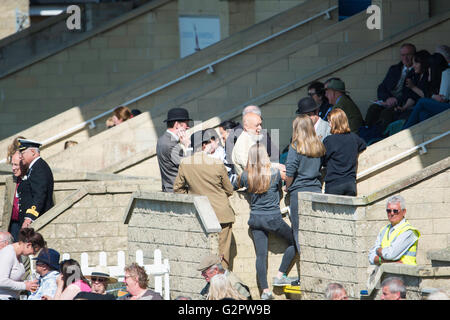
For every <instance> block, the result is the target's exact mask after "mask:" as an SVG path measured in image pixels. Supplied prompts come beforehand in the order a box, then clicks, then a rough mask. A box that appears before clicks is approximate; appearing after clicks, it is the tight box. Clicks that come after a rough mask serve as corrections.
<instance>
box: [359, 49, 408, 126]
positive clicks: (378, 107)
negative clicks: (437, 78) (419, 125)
mask: <svg viewBox="0 0 450 320" xmlns="http://www.w3.org/2000/svg"><path fill="white" fill-rule="evenodd" d="M415 53H416V47H415V46H414V45H413V44H411V43H405V44H403V45H402V46H401V47H400V57H401V61H400V62H399V63H398V64H395V65H393V66H391V67H390V68H389V70H388V72H387V74H386V76H385V78H384V80H383V82H381V83H380V85H379V86H378V90H377V96H378V103H374V104H372V105H371V106H370V107H369V109H368V110H367V114H366V125H367V126H369V127H372V126H374V125H376V124H378V125H380V127H381V129H382V130H383V131H384V129H385V128H386V126H387V125H388V124H389V123H390V122H392V120H393V116H394V108H395V107H397V106H402V105H403V103H404V102H405V101H404V100H405V99H404V97H403V96H404V95H405V91H406V90H407V88H406V87H405V83H406V81H405V80H406V79H407V78H409V77H411V76H412V75H413V74H414V68H413V57H414V54H415Z"/></svg>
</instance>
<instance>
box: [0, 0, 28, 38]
mask: <svg viewBox="0 0 450 320" xmlns="http://www.w3.org/2000/svg"><path fill="white" fill-rule="evenodd" d="M16 10H19V11H20V12H21V13H22V14H24V15H25V17H26V18H27V19H26V22H27V23H25V24H24V27H25V28H26V27H28V26H29V25H30V20H29V18H28V15H29V12H28V11H29V1H28V0H3V1H2V2H1V3H0V39H3V38H5V37H7V36H9V35H11V34H14V33H16V32H17V29H16Z"/></svg>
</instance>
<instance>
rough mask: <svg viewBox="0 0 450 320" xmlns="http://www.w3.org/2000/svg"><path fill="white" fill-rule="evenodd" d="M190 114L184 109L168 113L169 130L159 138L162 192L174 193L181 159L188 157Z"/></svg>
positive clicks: (157, 151) (158, 155)
mask: <svg viewBox="0 0 450 320" xmlns="http://www.w3.org/2000/svg"><path fill="white" fill-rule="evenodd" d="M189 121H192V119H190V118H189V112H188V111H187V110H186V109H184V108H173V109H170V110H169V112H168V113H167V119H166V120H164V122H166V123H167V130H166V132H164V134H163V135H162V136H161V137H159V138H158V142H157V143H156V156H157V158H158V164H159V171H160V173H161V182H162V191H163V192H173V182H174V180H175V177H176V176H177V173H178V166H179V165H180V160H181V158H183V157H185V156H186V149H187V148H188V147H189V145H190V139H189V137H187V136H186V130H187V129H189Z"/></svg>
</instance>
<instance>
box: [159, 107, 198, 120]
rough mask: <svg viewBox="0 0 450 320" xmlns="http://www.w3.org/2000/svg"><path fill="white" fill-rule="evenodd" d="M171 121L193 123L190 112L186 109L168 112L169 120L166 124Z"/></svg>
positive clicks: (174, 109) (175, 109)
mask: <svg viewBox="0 0 450 320" xmlns="http://www.w3.org/2000/svg"><path fill="white" fill-rule="evenodd" d="M169 121H192V119H191V118H189V112H188V111H187V110H186V109H184V108H172V109H170V110H169V112H167V119H166V120H164V122H169Z"/></svg>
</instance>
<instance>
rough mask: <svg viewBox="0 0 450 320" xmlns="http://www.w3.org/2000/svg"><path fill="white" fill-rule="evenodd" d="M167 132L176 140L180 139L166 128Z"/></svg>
mask: <svg viewBox="0 0 450 320" xmlns="http://www.w3.org/2000/svg"><path fill="white" fill-rule="evenodd" d="M166 131H167V132H168V133H170V134H171V135H172V137H173V138H174V139H175V140H176V141H180V137H178V136H177V135H176V134H175V133H173V132H172V131H170V130H169V129H167V130H166Z"/></svg>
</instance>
